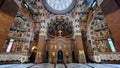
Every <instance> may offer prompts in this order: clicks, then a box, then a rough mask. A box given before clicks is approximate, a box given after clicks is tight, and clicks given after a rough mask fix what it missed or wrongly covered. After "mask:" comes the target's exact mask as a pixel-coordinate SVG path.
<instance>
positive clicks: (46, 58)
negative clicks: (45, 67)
mask: <svg viewBox="0 0 120 68" xmlns="http://www.w3.org/2000/svg"><path fill="white" fill-rule="evenodd" d="M48 57H49V53H48V52H46V55H45V61H44V62H45V63H48Z"/></svg>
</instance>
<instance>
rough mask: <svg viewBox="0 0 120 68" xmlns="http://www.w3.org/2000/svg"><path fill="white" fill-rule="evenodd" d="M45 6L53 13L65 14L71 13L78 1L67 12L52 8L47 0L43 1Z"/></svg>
mask: <svg viewBox="0 0 120 68" xmlns="http://www.w3.org/2000/svg"><path fill="white" fill-rule="evenodd" d="M43 4H44V7H45V8H46V9H47V10H48V11H49V12H51V13H54V14H65V13H68V12H70V11H71V10H72V9H73V8H74V7H75V4H76V0H73V2H72V4H71V5H70V6H69V7H68V8H66V9H65V10H60V11H59V10H55V9H53V8H51V7H50V6H49V5H48V3H47V2H46V0H43Z"/></svg>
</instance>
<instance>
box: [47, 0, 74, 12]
mask: <svg viewBox="0 0 120 68" xmlns="http://www.w3.org/2000/svg"><path fill="white" fill-rule="evenodd" d="M46 1H47V3H48V5H49V6H50V7H51V8H53V9H55V10H65V9H67V8H68V7H69V6H70V5H71V4H72V2H73V0H46Z"/></svg>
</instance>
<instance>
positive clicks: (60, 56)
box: [57, 51, 63, 63]
mask: <svg viewBox="0 0 120 68" xmlns="http://www.w3.org/2000/svg"><path fill="white" fill-rule="evenodd" d="M57 58H58V61H57V62H58V63H62V62H63V52H62V51H58V57H57Z"/></svg>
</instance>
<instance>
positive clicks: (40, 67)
mask: <svg viewBox="0 0 120 68" xmlns="http://www.w3.org/2000/svg"><path fill="white" fill-rule="evenodd" d="M54 66H55V65H54V64H50V63H43V64H33V63H29V64H6V65H0V68H54ZM66 66H67V68H120V65H119V64H94V63H88V64H78V63H70V64H66ZM55 68H65V66H64V64H56V66H55Z"/></svg>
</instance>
